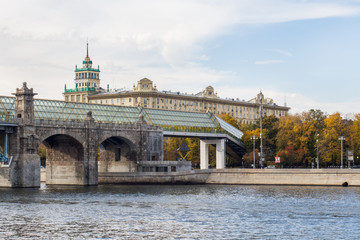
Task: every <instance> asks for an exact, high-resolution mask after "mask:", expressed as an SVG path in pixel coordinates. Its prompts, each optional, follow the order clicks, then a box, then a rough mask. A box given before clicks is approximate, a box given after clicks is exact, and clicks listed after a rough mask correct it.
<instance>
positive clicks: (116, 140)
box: [98, 132, 138, 173]
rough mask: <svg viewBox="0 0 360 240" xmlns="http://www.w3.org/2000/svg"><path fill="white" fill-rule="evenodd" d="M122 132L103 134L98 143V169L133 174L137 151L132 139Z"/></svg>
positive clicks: (101, 171)
mask: <svg viewBox="0 0 360 240" xmlns="http://www.w3.org/2000/svg"><path fill="white" fill-rule="evenodd" d="M128 136H129V135H127V134H126V133H124V132H121V133H120V132H118V133H116V132H113V133H110V132H108V133H105V134H103V136H101V138H100V139H99V141H98V146H99V148H98V161H99V162H98V169H99V172H100V173H106V172H135V171H136V170H137V161H138V159H137V149H138V146H137V144H136V143H135V142H134V139H131V137H130V138H129V137H128Z"/></svg>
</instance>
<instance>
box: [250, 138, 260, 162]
mask: <svg viewBox="0 0 360 240" xmlns="http://www.w3.org/2000/svg"><path fill="white" fill-rule="evenodd" d="M251 139H252V140H253V156H254V163H253V168H255V140H256V139H258V137H257V136H255V135H253V136H252V137H251Z"/></svg>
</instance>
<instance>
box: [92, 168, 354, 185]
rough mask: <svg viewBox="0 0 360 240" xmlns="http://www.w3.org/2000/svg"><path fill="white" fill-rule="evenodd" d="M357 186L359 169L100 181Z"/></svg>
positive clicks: (106, 180)
mask: <svg viewBox="0 0 360 240" xmlns="http://www.w3.org/2000/svg"><path fill="white" fill-rule="evenodd" d="M174 183H177V184H239V185H304V186H311V185H314V186H342V185H343V184H345V185H348V186H360V169H214V170H212V169H209V170H194V171H188V172H176V173H102V174H99V184H174Z"/></svg>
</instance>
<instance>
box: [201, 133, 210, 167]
mask: <svg viewBox="0 0 360 240" xmlns="http://www.w3.org/2000/svg"><path fill="white" fill-rule="evenodd" d="M208 168H209V146H208V144H207V143H206V142H205V141H204V140H201V139H200V169H208Z"/></svg>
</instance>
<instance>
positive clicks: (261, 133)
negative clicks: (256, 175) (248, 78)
mask: <svg viewBox="0 0 360 240" xmlns="http://www.w3.org/2000/svg"><path fill="white" fill-rule="evenodd" d="M262 115H263V94H262V92H261V91H260V166H261V168H263V157H264V155H263V141H262V136H263V129H262V117H263V116H262Z"/></svg>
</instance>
